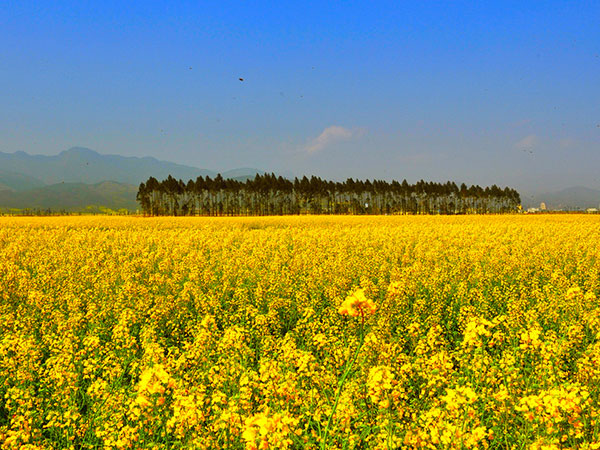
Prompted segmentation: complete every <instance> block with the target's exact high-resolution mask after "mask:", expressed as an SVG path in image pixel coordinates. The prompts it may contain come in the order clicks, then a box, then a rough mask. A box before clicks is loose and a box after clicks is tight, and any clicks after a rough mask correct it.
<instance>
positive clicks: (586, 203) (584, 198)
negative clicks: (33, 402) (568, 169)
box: [521, 186, 600, 211]
mask: <svg viewBox="0 0 600 450" xmlns="http://www.w3.org/2000/svg"><path fill="white" fill-rule="evenodd" d="M521 200H522V203H523V206H524V207H525V208H530V207H536V208H539V206H540V203H542V202H543V203H545V204H546V208H547V209H549V210H564V211H575V210H584V209H587V208H599V207H600V190H598V189H590V188H587V187H584V186H574V187H570V188H566V189H562V190H560V191H555V192H546V193H542V194H533V195H527V194H525V195H522V196H521Z"/></svg>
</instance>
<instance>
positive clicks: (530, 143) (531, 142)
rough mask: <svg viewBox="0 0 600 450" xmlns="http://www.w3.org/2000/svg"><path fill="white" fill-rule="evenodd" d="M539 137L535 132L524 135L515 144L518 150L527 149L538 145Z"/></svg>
mask: <svg viewBox="0 0 600 450" xmlns="http://www.w3.org/2000/svg"><path fill="white" fill-rule="evenodd" d="M539 142H540V139H539V138H538V137H537V136H536V135H535V134H530V135H529V136H525V137H524V138H523V139H521V140H520V141H519V142H517V143H516V144H515V147H517V148H518V149H519V150H529V149H532V148H534V147H535V146H537V145H538V143H539Z"/></svg>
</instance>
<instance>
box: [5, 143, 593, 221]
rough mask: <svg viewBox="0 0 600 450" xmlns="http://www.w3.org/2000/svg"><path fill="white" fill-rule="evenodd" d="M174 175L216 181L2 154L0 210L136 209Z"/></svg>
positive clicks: (552, 201) (123, 164) (561, 204)
mask: <svg viewBox="0 0 600 450" xmlns="http://www.w3.org/2000/svg"><path fill="white" fill-rule="evenodd" d="M257 173H260V174H263V173H264V171H262V170H259V169H253V168H239V169H233V170H228V171H225V172H222V173H221V175H222V176H223V177H224V178H235V179H237V180H241V181H244V180H246V179H248V178H253V177H254V176H255V175H256V174H257ZM168 175H172V176H173V177H175V178H177V179H182V180H184V181H188V180H190V179H195V178H197V177H198V176H200V175H202V176H207V175H208V176H210V177H215V176H216V175H217V172H215V171H212V170H207V169H201V168H198V167H191V166H185V165H181V164H175V163H172V162H168V161H160V160H158V159H156V158H151V157H145V158H137V157H125V156H119V155H102V154H100V153H98V152H95V151H94V150H90V149H89V148H83V147H73V148H71V149H69V150H66V151H64V152H61V153H59V154H58V155H54V156H44V155H30V154H28V153H25V152H16V153H2V152H0V212H2V211H7V210H9V209H11V210H12V211H15V210H23V209H30V210H35V209H38V210H47V209H51V210H53V211H61V210H62V211H68V212H77V211H81V212H86V211H87V212H97V211H100V209H99V208H100V207H107V208H110V209H112V210H118V209H127V210H129V211H135V210H137V209H138V204H137V202H136V200H135V196H136V193H137V189H138V186H139V183H141V182H143V181H146V180H147V179H148V178H149V177H151V176H153V177H155V178H157V179H159V180H162V179H165V178H166V177H167V176H168ZM521 199H522V202H523V206H524V207H525V208H529V207H539V206H540V203H541V202H544V203H545V204H546V207H547V208H548V209H553V210H558V209H562V210H578V209H579V210H584V209H586V208H598V207H599V206H600V190H596V189H590V188H587V187H582V186H576V187H570V188H567V189H563V190H561V191H556V192H548V193H543V194H535V195H529V194H524V193H522V194H521Z"/></svg>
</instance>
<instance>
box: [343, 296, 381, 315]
mask: <svg viewBox="0 0 600 450" xmlns="http://www.w3.org/2000/svg"><path fill="white" fill-rule="evenodd" d="M376 310H377V308H376V306H375V303H373V301H372V300H371V299H368V298H367V297H366V296H365V291H364V290H363V289H357V290H356V291H354V292H353V293H352V294H351V295H349V296H348V297H346V300H344V303H342V306H340V308H339V309H338V312H339V313H340V314H342V315H348V316H352V317H358V316H361V317H364V316H365V315H370V314H374V313H375V311H376Z"/></svg>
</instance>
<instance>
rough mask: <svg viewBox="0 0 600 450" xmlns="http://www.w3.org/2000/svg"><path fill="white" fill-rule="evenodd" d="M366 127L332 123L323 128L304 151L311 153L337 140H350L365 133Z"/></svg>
mask: <svg viewBox="0 0 600 450" xmlns="http://www.w3.org/2000/svg"><path fill="white" fill-rule="evenodd" d="M364 133H365V130H364V129H349V128H344V127H340V126H338V125H332V126H330V127H327V128H325V129H324V130H323V132H322V133H321V134H320V135H318V136H317V137H316V138H314V139H313V140H311V141H310V142H309V143H308V144H307V145H305V146H304V147H303V151H304V152H306V153H308V154H309V155H311V154H313V153H316V152H318V151H321V150H323V149H324V148H326V147H328V146H330V145H331V144H334V143H336V142H342V141H348V140H350V139H353V138H356V137H360V136H362V135H364Z"/></svg>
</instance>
